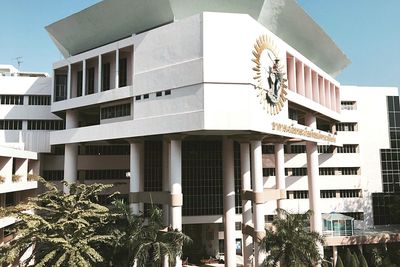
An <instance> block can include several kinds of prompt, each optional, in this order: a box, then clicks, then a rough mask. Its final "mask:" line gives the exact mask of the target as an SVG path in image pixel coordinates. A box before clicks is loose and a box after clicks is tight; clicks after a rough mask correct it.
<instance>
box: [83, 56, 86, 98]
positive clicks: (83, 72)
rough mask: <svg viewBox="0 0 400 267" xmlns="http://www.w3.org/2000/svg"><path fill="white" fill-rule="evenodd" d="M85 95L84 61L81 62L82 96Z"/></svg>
mask: <svg viewBox="0 0 400 267" xmlns="http://www.w3.org/2000/svg"><path fill="white" fill-rule="evenodd" d="M84 95H86V59H84V60H83V62H82V96H84Z"/></svg>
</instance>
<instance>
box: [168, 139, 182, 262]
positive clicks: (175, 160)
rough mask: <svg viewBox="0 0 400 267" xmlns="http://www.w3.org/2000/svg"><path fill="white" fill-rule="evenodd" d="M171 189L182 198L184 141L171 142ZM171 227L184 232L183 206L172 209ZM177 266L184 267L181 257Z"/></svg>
mask: <svg viewBox="0 0 400 267" xmlns="http://www.w3.org/2000/svg"><path fill="white" fill-rule="evenodd" d="M169 170H170V177H169V178H170V189H171V195H172V197H174V195H176V196H182V141H181V140H171V145H170V168H169ZM171 226H172V228H173V229H178V230H179V231H181V230H182V206H172V207H171ZM175 266H177V267H180V266H182V260H181V258H180V257H177V258H176V264H175Z"/></svg>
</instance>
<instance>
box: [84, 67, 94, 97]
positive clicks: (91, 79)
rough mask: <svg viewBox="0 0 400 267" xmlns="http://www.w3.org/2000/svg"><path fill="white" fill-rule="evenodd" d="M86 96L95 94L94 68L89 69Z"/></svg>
mask: <svg viewBox="0 0 400 267" xmlns="http://www.w3.org/2000/svg"><path fill="white" fill-rule="evenodd" d="M86 94H87V95H91V94H94V67H92V68H88V69H87V75H86Z"/></svg>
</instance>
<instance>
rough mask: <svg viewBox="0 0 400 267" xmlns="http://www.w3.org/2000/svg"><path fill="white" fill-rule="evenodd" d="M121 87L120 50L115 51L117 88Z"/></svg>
mask: <svg viewBox="0 0 400 267" xmlns="http://www.w3.org/2000/svg"><path fill="white" fill-rule="evenodd" d="M118 87H119V49H117V50H115V88H118Z"/></svg>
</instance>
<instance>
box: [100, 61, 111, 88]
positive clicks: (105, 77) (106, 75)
mask: <svg viewBox="0 0 400 267" xmlns="http://www.w3.org/2000/svg"><path fill="white" fill-rule="evenodd" d="M110 70H111V64H110V63H104V64H103V68H102V72H103V74H102V76H101V77H102V79H101V88H102V90H103V91H107V90H110V83H111V77H110V75H111V71H110Z"/></svg>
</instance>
